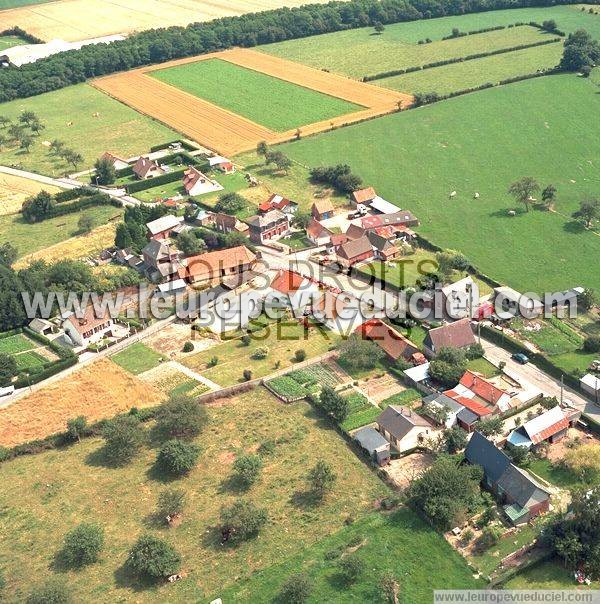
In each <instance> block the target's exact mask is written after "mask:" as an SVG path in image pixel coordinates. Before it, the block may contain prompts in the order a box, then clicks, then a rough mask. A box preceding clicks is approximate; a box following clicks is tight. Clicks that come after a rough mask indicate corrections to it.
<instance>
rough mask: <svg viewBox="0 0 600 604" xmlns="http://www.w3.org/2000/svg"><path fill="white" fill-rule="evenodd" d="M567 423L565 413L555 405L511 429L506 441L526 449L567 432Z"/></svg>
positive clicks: (554, 440) (555, 438)
mask: <svg viewBox="0 0 600 604" xmlns="http://www.w3.org/2000/svg"><path fill="white" fill-rule="evenodd" d="M569 423H570V422H569V417H568V415H567V413H565V412H564V411H563V410H562V409H561V408H560V407H559V406H558V405H557V406H556V407H553V408H552V409H549V410H548V411H546V412H544V413H542V414H541V415H538V416H537V417H534V418H533V419H531V420H529V421H528V422H525V423H524V424H523V425H522V426H519V427H518V428H517V429H516V430H513V431H512V432H511V433H510V436H509V437H508V441H507V442H509V443H510V444H511V445H514V446H515V447H525V448H526V449H530V448H531V447H533V446H535V445H539V444H540V443H541V442H544V441H548V442H549V443H554V442H557V441H559V440H560V439H561V438H563V437H564V436H565V435H566V434H567V430H568V429H569Z"/></svg>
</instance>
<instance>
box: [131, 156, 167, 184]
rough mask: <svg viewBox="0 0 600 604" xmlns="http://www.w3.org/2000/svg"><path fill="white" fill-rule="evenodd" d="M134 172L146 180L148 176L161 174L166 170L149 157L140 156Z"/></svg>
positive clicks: (134, 165)
mask: <svg viewBox="0 0 600 604" xmlns="http://www.w3.org/2000/svg"><path fill="white" fill-rule="evenodd" d="M132 170H133V173H134V174H135V175H136V176H137V177H138V178H139V179H140V180H146V179H147V178H154V177H155V176H160V175H161V174H164V173H165V171H164V170H163V169H162V168H161V167H160V166H159V165H158V164H157V163H156V162H155V161H152V160H151V159H148V158H147V157H140V158H138V160H137V161H136V162H135V164H133V168H132Z"/></svg>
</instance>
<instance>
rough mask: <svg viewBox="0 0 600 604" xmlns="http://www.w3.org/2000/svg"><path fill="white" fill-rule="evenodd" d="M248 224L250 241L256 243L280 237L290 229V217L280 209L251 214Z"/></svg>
mask: <svg viewBox="0 0 600 604" xmlns="http://www.w3.org/2000/svg"><path fill="white" fill-rule="evenodd" d="M246 224H247V225H248V226H249V227H250V241H252V242H254V243H264V242H265V241H273V240H276V239H279V238H280V237H281V236H282V235H287V233H288V232H289V230H290V222H289V217H288V216H287V215H286V214H284V213H283V212H281V211H279V210H270V211H269V212H267V213H266V214H262V215H256V216H251V217H250V218H248V219H247V220H246Z"/></svg>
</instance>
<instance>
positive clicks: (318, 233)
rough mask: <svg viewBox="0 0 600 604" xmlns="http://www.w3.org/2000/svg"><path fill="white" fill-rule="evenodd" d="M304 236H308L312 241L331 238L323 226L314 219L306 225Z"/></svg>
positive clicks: (328, 231)
mask: <svg viewBox="0 0 600 604" xmlns="http://www.w3.org/2000/svg"><path fill="white" fill-rule="evenodd" d="M306 234H307V235H310V236H311V237H312V238H313V239H318V238H321V237H331V235H333V233H332V232H331V231H330V230H329V229H328V228H327V227H325V226H323V225H322V224H321V223H320V222H319V221H318V220H315V219H314V218H312V219H311V221H310V222H309V223H308V226H307V227H306Z"/></svg>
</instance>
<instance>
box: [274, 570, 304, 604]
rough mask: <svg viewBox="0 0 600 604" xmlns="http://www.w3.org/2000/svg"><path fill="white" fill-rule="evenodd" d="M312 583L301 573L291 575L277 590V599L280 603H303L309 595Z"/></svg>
mask: <svg viewBox="0 0 600 604" xmlns="http://www.w3.org/2000/svg"><path fill="white" fill-rule="evenodd" d="M312 588H313V585H312V582H311V581H310V579H309V578H308V577H307V576H306V575H305V574H303V573H298V574H296V575H291V576H290V577H288V579H287V581H286V582H285V583H284V584H283V585H282V587H281V589H280V591H279V598H278V601H279V602H281V603H282V604H283V603H285V604H304V602H306V601H307V600H308V598H309V597H310V593H311V591H312Z"/></svg>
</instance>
